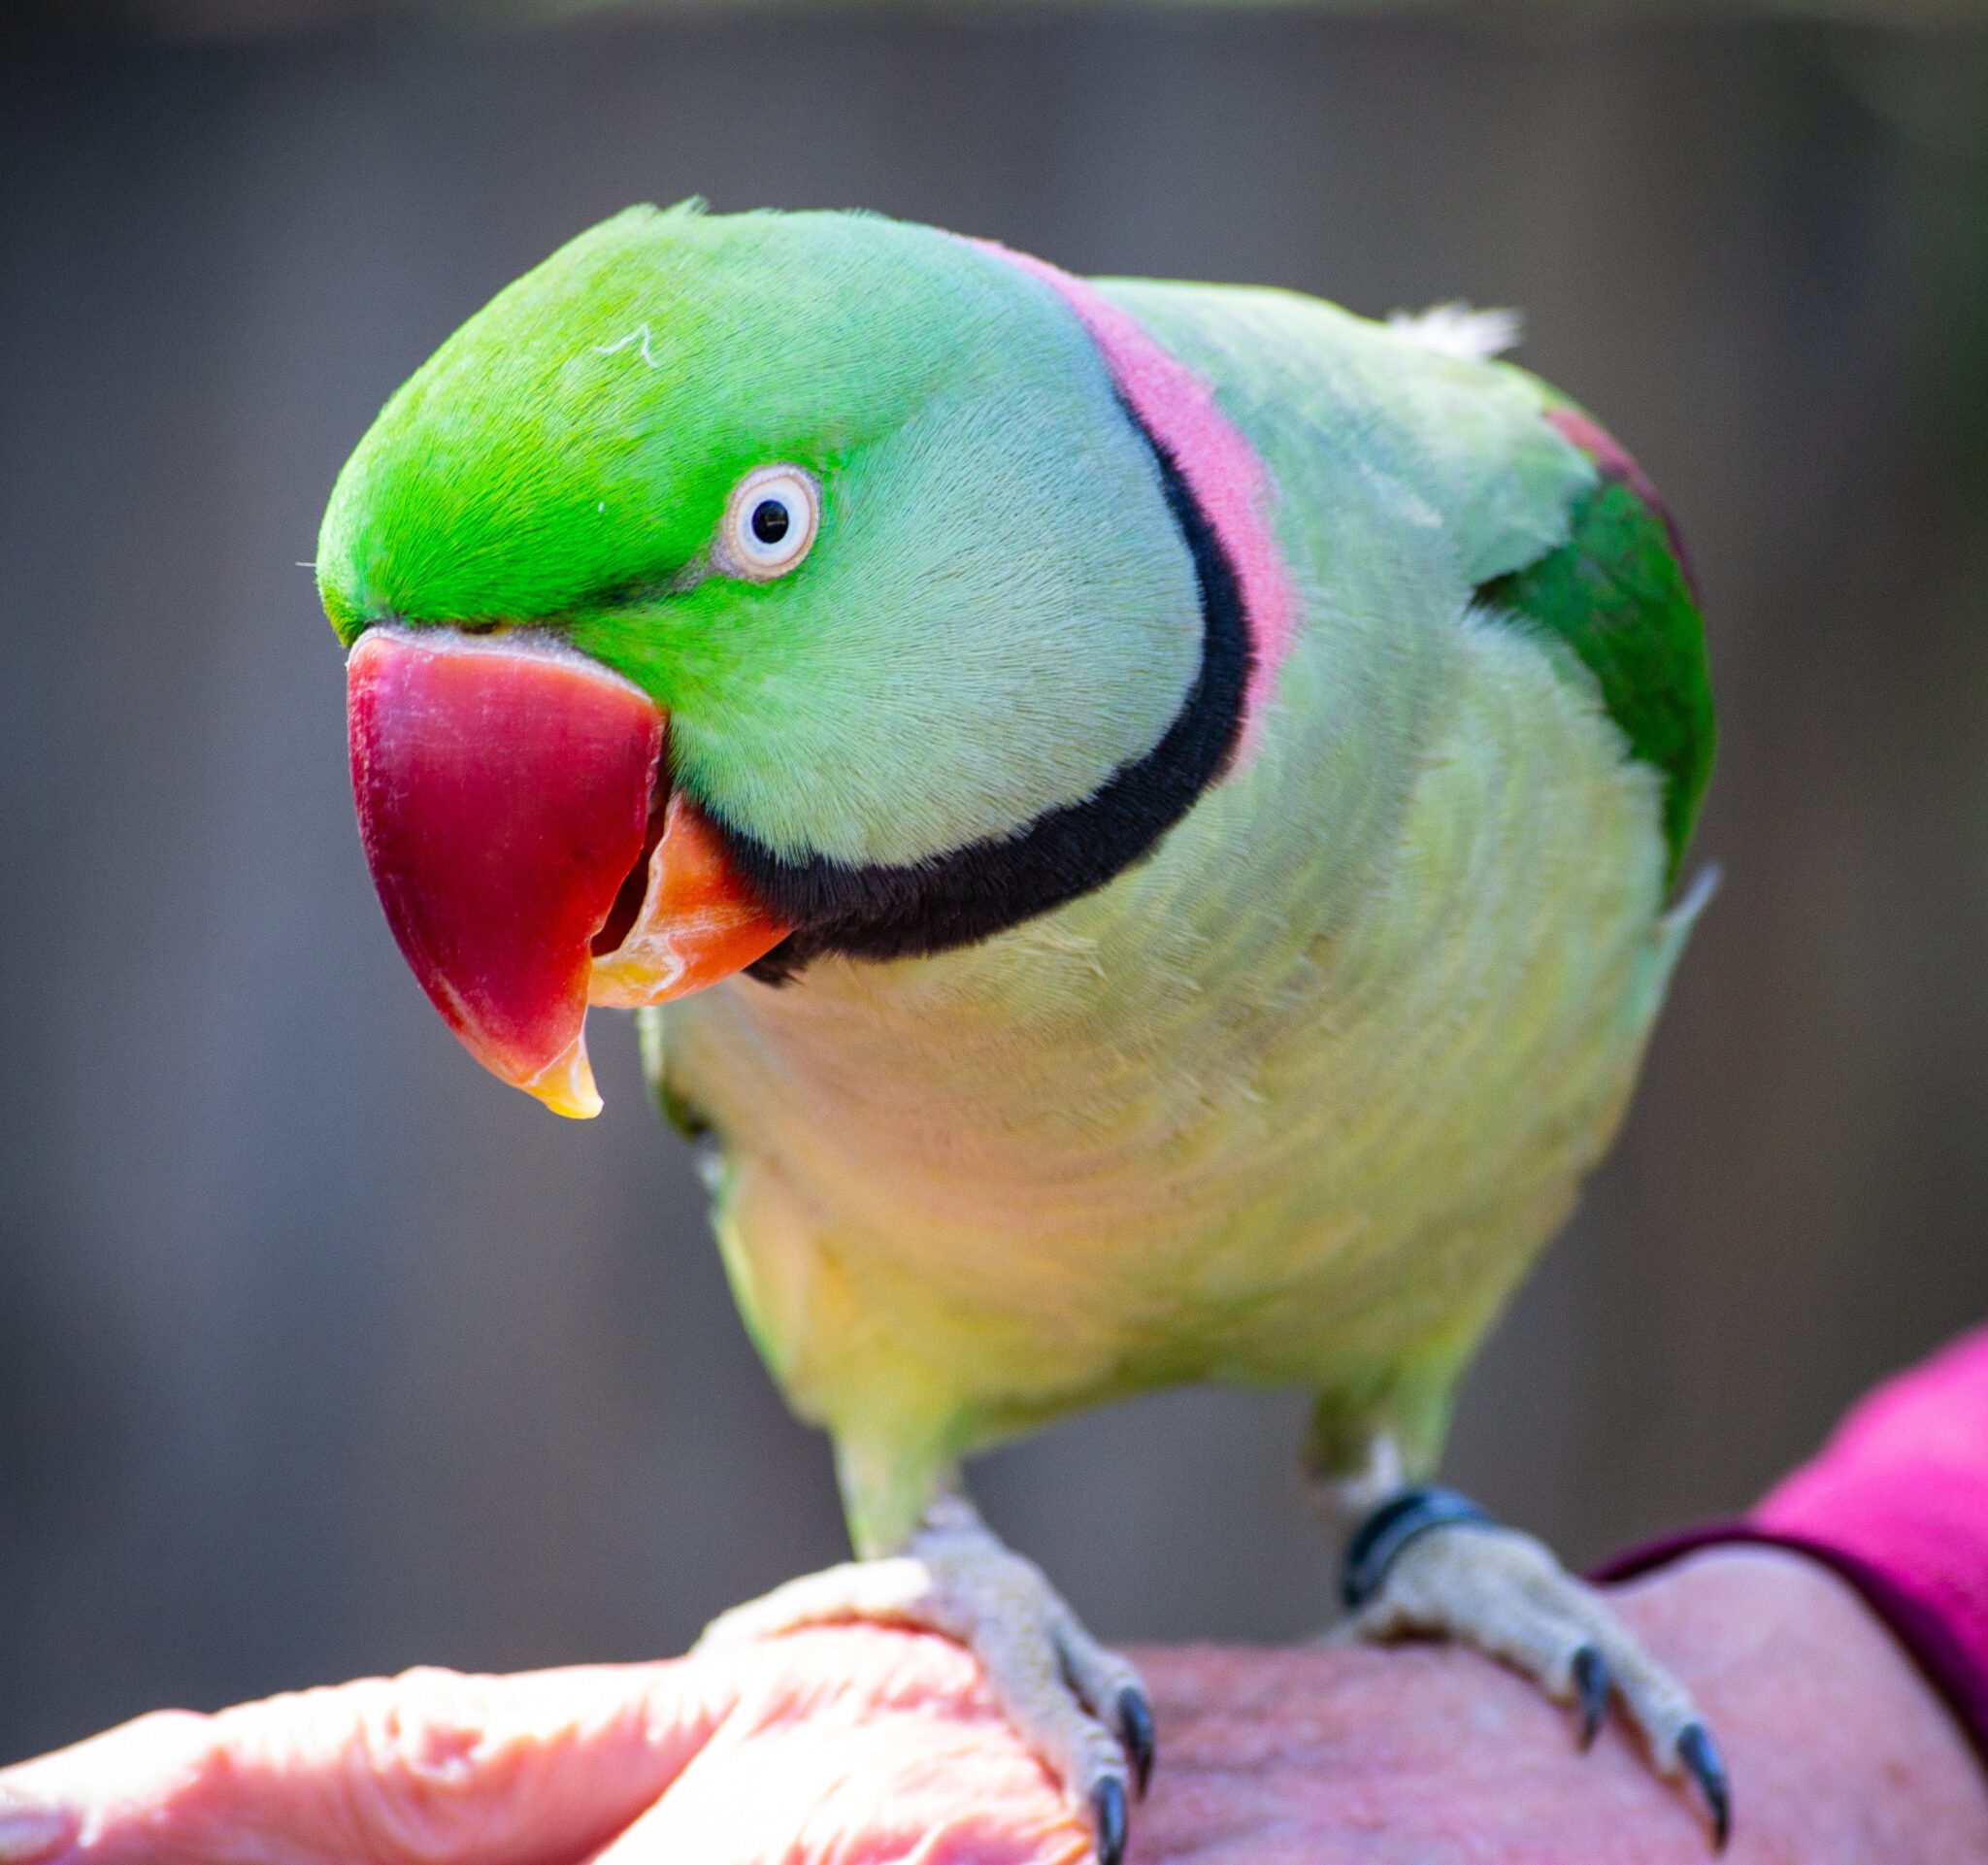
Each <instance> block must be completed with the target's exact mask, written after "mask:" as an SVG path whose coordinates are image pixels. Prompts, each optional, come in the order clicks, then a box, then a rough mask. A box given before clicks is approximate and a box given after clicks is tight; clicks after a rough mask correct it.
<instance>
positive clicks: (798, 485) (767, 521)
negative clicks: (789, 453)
mask: <svg viewBox="0 0 1988 1865" xmlns="http://www.w3.org/2000/svg"><path fill="white" fill-rule="evenodd" d="M820 522H821V490H820V487H819V486H818V485H817V484H816V483H815V480H814V475H813V474H812V473H810V472H807V471H806V470H804V469H803V468H801V467H798V466H761V467H756V468H754V470H753V471H751V472H750V473H748V474H746V477H745V478H744V479H743V480H741V481H740V482H739V483H738V485H737V486H736V487H734V488H733V492H732V497H731V501H730V503H729V504H728V505H727V506H726V507H725V522H724V526H723V528H722V529H721V530H720V531H719V533H718V544H717V550H716V551H715V552H714V553H713V554H714V555H715V556H716V558H717V560H718V567H719V568H720V569H722V570H725V571H727V572H728V573H730V574H731V575H732V576H735V577H745V578H746V579H747V580H748V581H750V582H753V583H770V582H772V580H773V579H774V578H775V577H783V576H785V575H786V574H787V572H788V571H789V570H791V569H792V568H793V567H794V566H795V565H796V564H797V563H799V562H800V561H801V559H802V558H803V557H805V556H806V555H807V554H808V551H809V549H810V548H811V547H812V544H813V543H814V533H815V530H816V528H817V527H818V526H819V524H820Z"/></svg>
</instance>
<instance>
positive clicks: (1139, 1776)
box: [1118, 1683, 1153, 1800]
mask: <svg viewBox="0 0 1988 1865" xmlns="http://www.w3.org/2000/svg"><path fill="white" fill-rule="evenodd" d="M1118 1740H1119V1741H1120V1742H1122V1743H1123V1744H1124V1745H1125V1752H1126V1754H1127V1755H1129V1756H1130V1757H1131V1759H1132V1793H1133V1798H1134V1799H1136V1800H1143V1799H1144V1798H1145V1784H1146V1782H1149V1781H1150V1780H1151V1779H1152V1778H1153V1711H1152V1705H1151V1704H1149V1703H1148V1702H1147V1701H1146V1700H1145V1692H1144V1691H1143V1690H1142V1689H1140V1688H1139V1687H1138V1686H1137V1685H1136V1684H1131V1683H1128V1684H1127V1685H1126V1686H1125V1688H1124V1689H1122V1690H1120V1691H1119V1692H1118Z"/></svg>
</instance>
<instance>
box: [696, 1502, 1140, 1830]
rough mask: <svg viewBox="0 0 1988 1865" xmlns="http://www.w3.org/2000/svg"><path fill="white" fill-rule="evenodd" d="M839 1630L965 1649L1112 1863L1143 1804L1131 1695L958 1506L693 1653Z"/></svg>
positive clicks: (732, 1618) (1024, 1570) (1062, 1611)
mask: <svg viewBox="0 0 1988 1865" xmlns="http://www.w3.org/2000/svg"><path fill="white" fill-rule="evenodd" d="M850 1619H863V1620H869V1621H872V1622H878V1623H882V1624H887V1625H908V1626H915V1627H917V1628H918V1629H920V1630H922V1631H928V1632H938V1633H942V1634H943V1635H944V1636H945V1637H946V1638H949V1639H954V1640H956V1641H957V1642H958V1643H959V1644H961V1645H964V1646H965V1647H966V1648H967V1649H969V1650H970V1651H972V1652H973V1654H974V1655H975V1656H976V1657H977V1658H978V1659H979V1661H980V1667H981V1669H982V1670H983V1671H984V1672H985V1674H986V1678H987V1682H988V1686H989V1687H990V1688H991V1689H992V1690H993V1692H994V1696H995V1699H996V1701H997V1702H999V1704H1000V1705H1001V1709H1002V1712H1003V1714H1004V1715H1006V1716H1007V1717H1008V1719H1009V1721H1010V1722H1011V1723H1012V1724H1013V1726H1014V1728H1015V1729H1016V1731H1017V1732H1018V1733H1019V1734H1020V1736H1021V1738H1022V1740H1023V1741H1024V1742H1026V1743H1027V1744H1028V1746H1029V1747H1030V1748H1032V1749H1033V1750H1034V1751H1035V1753H1036V1754H1037V1756H1038V1757H1039V1758H1040V1759H1041V1760H1042V1761H1043V1762H1044V1764H1045V1765H1046V1766H1047V1767H1048V1768H1049V1769H1050V1771H1051V1772H1052V1773H1053V1774H1055V1775H1056V1777H1057V1778H1058V1779H1059V1780H1060V1781H1061V1782H1063V1784H1064V1788H1065V1791H1066V1792H1068V1793H1069V1795H1070V1796H1071V1798H1072V1800H1073V1801H1074V1802H1076V1803H1077V1805H1079V1806H1080V1807H1082V1808H1083V1809H1084V1810H1085V1811H1086V1812H1087V1813H1088V1815H1089V1816H1090V1819H1091V1822H1092V1826H1093V1829H1094V1831H1095V1833H1096V1838H1097V1851H1098V1859H1099V1865H1119V1860H1120V1858H1121V1857H1122V1856H1123V1854H1124V1851H1125V1835H1126V1815H1127V1801H1128V1797H1130V1798H1134V1799H1137V1798H1141V1797H1143V1795H1144V1793H1145V1785H1146V1780H1147V1777H1148V1776H1149V1775H1150V1774H1151V1772H1152V1765H1153V1715H1152V1707H1151V1705H1150V1703H1149V1702H1148V1701H1147V1698H1146V1693H1145V1685H1144V1684H1143V1682H1141V1679H1140V1675H1139V1673H1138V1671H1137V1670H1135V1669H1134V1668H1133V1666H1132V1665H1131V1664H1130V1663H1128V1662H1127V1661H1126V1660H1125V1659H1124V1658H1122V1657H1120V1656H1119V1655H1118V1654H1117V1653H1116V1652H1115V1651H1110V1650H1108V1649H1106V1648H1105V1647H1104V1646H1102V1645H1100V1644H1099V1643H1098V1642H1097V1640H1096V1639H1094V1638H1092V1637H1091V1635H1090V1633H1089V1632H1087V1631H1086V1630H1085V1629H1084V1628H1083V1626H1082V1625H1081V1624H1080V1623H1079V1622H1078V1620H1077V1615H1076V1614H1075V1613H1073V1612H1072V1611H1071V1609H1070V1607H1069V1605H1068V1603H1067V1602H1066V1601H1065V1600H1064V1598H1063V1596H1062V1595H1061V1594H1060V1593H1058V1592H1057V1591H1056V1589H1055V1588H1054V1587H1053V1586H1051V1585H1050V1584H1049V1582H1048V1580H1047V1579H1046V1578H1045V1577H1044V1573H1043V1570H1042V1569H1041V1568H1039V1567H1038V1566H1037V1565H1036V1564H1035V1563H1034V1562H1033V1561H1030V1560H1025V1559H1024V1558H1023V1557H1022V1556H1021V1555H1019V1554H1016V1553H1014V1552H1013V1551H1012V1550H1011V1549H1009V1548H1007V1547H1006V1546H1005V1545H1004V1544H1003V1543H1002V1542H1001V1540H1000V1538H999V1537H998V1536H997V1535H995V1533H994V1531H993V1530H992V1529H990V1528H989V1527H988V1526H987V1525H986V1523H985V1522H983V1521H982V1520H981V1519H980V1517H979V1515H977V1513H976V1511H975V1510H974V1508H973V1506H972V1505H971V1504H969V1503H967V1502H966V1501H964V1500H963V1499H961V1498H959V1497H956V1496H946V1497H943V1498H942V1499H941V1500H940V1501H938V1502H937V1503H935V1504H933V1506H932V1507H931V1508H930V1509H929V1510H928V1511H927V1512H926V1515H925V1517H924V1520H923V1522H922V1524H921V1525H920V1527H919V1528H918V1530H917V1532H916V1533H915V1534H914V1535H913V1536H912V1537H911V1541H910V1542H909V1543H908V1544H907V1546H906V1548H905V1550H904V1552H903V1553H901V1554H893V1555H887V1556H885V1557H883V1558H881V1559H878V1560H862V1561H846V1562H845V1563H844V1564H843V1565H842V1566H840V1567H830V1568H826V1569H824V1570H823V1571H822V1572H821V1573H818V1574H809V1575H806V1576H804V1577H803V1578H802V1579H800V1580H796V1581H789V1582H787V1583H786V1584H785V1585H784V1586H778V1587H776V1588H775V1589H774V1590H773V1591H772V1592H771V1593H768V1594H766V1595H764V1596H763V1597H762V1598H760V1599H756V1600H751V1601H748V1602H747V1603H746V1605H744V1606H735V1607H733V1608H732V1609H731V1611H730V1612H727V1613H721V1614H719V1615H718V1616H717V1617H716V1618H714V1619H713V1620H712V1622H711V1623H710V1625H708V1626H706V1627H705V1630H704V1635H703V1637H702V1638H700V1639H699V1640H698V1642H697V1649H699V1650H705V1649H710V1648H712V1647H717V1646H727V1645H735V1644H739V1643H742V1642H746V1641H750V1640H756V1639H763V1638H772V1637H777V1636H778V1635H779V1634H780V1633H782V1632H792V1631H798V1630H800V1629H801V1628H802V1627H804V1626H812V1625H823V1624H833V1623H837V1622H845V1621H847V1620H850Z"/></svg>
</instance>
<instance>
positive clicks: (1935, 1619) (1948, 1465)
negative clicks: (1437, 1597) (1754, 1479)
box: [1600, 1328, 1988, 1760]
mask: <svg viewBox="0 0 1988 1865" xmlns="http://www.w3.org/2000/svg"><path fill="white" fill-rule="evenodd" d="M1735 1542H1739V1543H1754V1544H1765V1545H1768V1546H1772V1547H1777V1548H1787V1549H1795V1550H1796V1551H1798V1552H1801V1553H1805V1554H1807V1555H1809V1556H1811V1557H1812V1558H1814V1559H1816V1560H1819V1561H1821V1562H1822V1563H1823V1564H1824V1565H1825V1566H1828V1567H1830V1568H1833V1569H1834V1570H1835V1571H1836V1572H1837V1573H1838V1574H1839V1575H1840V1576H1842V1578H1843V1579H1844V1580H1846V1581H1848V1582H1849V1583H1850V1584H1851V1585H1852V1586H1854V1587H1855V1588H1856V1589H1857V1590H1858V1591H1859V1592H1860V1593H1861V1594H1863V1596H1864V1598H1865V1600H1866V1602H1867V1603H1868V1604H1869V1605H1870V1606H1871V1608H1872V1610H1873V1611H1874V1612H1875V1613H1876V1614H1877V1615H1878V1616H1879V1617H1881V1618H1882V1619H1883V1620H1884V1621H1885V1622H1886V1623H1887V1624H1888V1625H1889V1626H1890V1627H1891V1628H1892V1630H1893V1632H1894V1633H1896V1634H1897V1636H1898V1637H1899V1639H1900V1640H1901V1642H1902V1643H1903V1644H1904V1645H1905V1648H1906V1649H1908V1650H1909V1651H1910V1652H1911V1653H1912V1655H1913V1656H1914V1657H1915V1658H1916V1659H1917V1660H1918V1662H1919V1665H1920V1668H1921V1669H1922V1670H1924V1672H1925V1673H1926V1676H1927V1678H1928V1679H1929V1680H1930V1682H1932V1683H1933V1684H1934V1686H1935V1687H1936V1688H1937V1689H1938V1691H1939V1693H1940V1694H1941V1695H1942V1696H1943V1697H1944V1698H1945V1699H1946V1701H1947V1702H1948V1704H1950V1705H1951V1706H1952V1708H1953V1711H1954V1713H1955V1715H1958V1716H1959V1717H1960V1719H1961V1721H1962V1722H1963V1723H1964V1724H1965V1726H1966V1727H1967V1729H1968V1731H1969V1733H1970V1734H1971V1736H1972V1737H1973V1739H1974V1745H1975V1747H1976V1748H1977V1749H1978V1750H1979V1751H1980V1753H1981V1755H1982V1757H1983V1759H1984V1760H1988V1328H1983V1329H1981V1330H1979V1331H1978V1332H1975V1333H1972V1334H1969V1335H1965V1336H1963V1337H1962V1338H1961V1339H1960V1340H1959V1341H1956V1342H1955V1343H1954V1344H1953V1345H1952V1346H1951V1347H1949V1348H1947V1349H1945V1350H1944V1351H1943V1352H1940V1353H1938V1354H1937V1355H1935V1357H1934V1358H1932V1359H1931V1360H1928V1361H1927V1362H1926V1363H1925V1364H1924V1365H1923V1366H1919V1367H1915V1368H1914V1369H1913V1370H1912V1371H1911V1372H1909V1373H1905V1374H1903V1375H1901V1376H1900V1377H1899V1378H1898V1379H1895V1380H1893V1381H1891V1382H1889V1383H1887V1384H1885V1385H1881V1386H1879V1387H1878V1388H1877V1390H1876V1391H1875V1392H1873V1393H1872V1394H1871V1395H1870V1396H1869V1397H1868V1398H1866V1399H1864V1400H1863V1401H1862V1402H1861V1403H1859V1404H1858V1405H1857V1406H1856V1408H1855V1409H1854V1410H1853V1411H1852V1412H1851V1413H1850V1415H1849V1416H1848V1417H1846V1418H1845V1419H1844V1420H1843V1422H1842V1423H1841V1424H1840V1425H1839V1426H1838V1428H1837V1431H1836V1435H1835V1436H1834V1437H1832V1438H1831V1439H1830V1441H1829V1443H1828V1444H1827V1445H1825V1446H1824V1447H1823V1449H1822V1453H1821V1454H1820V1455H1819V1456H1818V1457H1816V1458H1815V1460H1814V1461H1813V1462H1812V1463H1809V1464H1806V1465H1805V1466H1804V1467H1803V1468H1802V1469H1800V1470H1798V1471H1796V1472H1795V1474H1794V1475H1793V1476H1791V1477H1789V1478H1788V1479H1786V1481H1784V1482H1781V1483H1780V1484H1779V1485H1777V1486H1776V1487H1775V1488H1774V1489H1773V1490H1771V1491H1770V1492H1769V1494H1768V1495H1767V1496H1766V1498H1765V1499H1764V1500H1763V1501H1762V1502H1761V1503H1760V1504H1759V1506H1758V1507H1757V1508H1755V1509H1754V1511H1753V1512H1752V1514H1751V1515H1747V1516H1746V1517H1745V1518H1744V1519H1743V1520H1740V1521H1738V1522H1725V1523H1718V1524H1714V1525H1711V1526H1708V1527H1706V1528H1701V1529H1695V1530H1692V1531H1689V1532H1688V1533H1686V1534H1682V1535H1676V1536H1672V1537H1670V1538H1668V1539H1667V1540H1665V1541H1663V1542H1661V1543H1658V1544H1654V1545H1652V1546H1650V1547H1647V1548H1640V1549H1634V1550H1633V1551H1631V1552H1630V1553H1627V1554H1624V1555H1620V1556H1618V1557H1617V1558H1616V1559H1614V1560H1612V1561H1610V1562H1608V1563H1607V1566H1606V1567H1605V1568H1604V1569H1603V1571H1602V1573H1601V1576H1600V1578H1602V1579H1606V1580H1623V1579H1627V1578H1629V1577H1630V1576H1632V1575H1635V1574H1640V1573H1645V1572H1647V1571H1648V1570H1649V1569H1650V1568H1652V1567H1655V1566H1658V1565H1659V1564H1661V1563H1662V1562H1664V1561H1667V1560H1671V1559H1673V1558H1674V1557H1675V1556H1677V1555H1678V1554H1681V1553H1685V1552H1688V1551H1690V1550H1691V1549H1698V1548H1708V1547H1714V1546H1718V1545H1721V1544H1731V1543H1735Z"/></svg>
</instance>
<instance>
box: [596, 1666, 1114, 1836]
mask: <svg viewBox="0 0 1988 1865" xmlns="http://www.w3.org/2000/svg"><path fill="white" fill-rule="evenodd" d="M781 1648H783V1658H784V1661H783V1662H781V1663H779V1664H773V1663H763V1664H762V1665H761V1666H760V1667H759V1668H758V1669H757V1670H756V1671H754V1672H752V1673H750V1674H747V1675H746V1677H745V1678H744V1681H743V1682H742V1685H741V1690H740V1694H739V1698H738V1701H737V1703H736V1705H735V1706H734V1708H733V1710H732V1712H731V1714H730V1715H728V1716H727V1717H726V1718H725V1720H724V1724H723V1727H722V1728H720V1729H719V1730H718V1731H717V1733H716V1734H715V1735H714V1736H713V1737H712V1740H711V1741H710V1742H709V1743H708V1744H707V1745H706V1746H705V1747H704V1748H701V1749H700V1750H699V1751H698V1754H697V1756H696V1758H695V1759H694V1760H693V1761H692V1762H691V1763H690V1764H689V1765H688V1766H687V1767H686V1768H685V1769H684V1770H683V1772H682V1774H681V1775H680V1776H679V1777H678V1779H677V1781H676V1782H675V1783H674V1784H673V1785H672V1787H671V1788H670V1791H669V1792H668V1793H667V1794H665V1795H664V1796H663V1797H662V1799H661V1800H660V1801H658V1802H657V1804H656V1805H655V1807H654V1808H653V1809H652V1810H651V1811H650V1812H649V1813H648V1814H646V1815H644V1817H643V1818H641V1819H640V1820H638V1821H636V1822H635V1824H634V1825H632V1826H630V1827H629V1828H628V1829H627V1830H626V1831H625V1832H623V1833H622V1834H620V1835H619V1836H618V1837H617V1838H616V1839H614V1840H613V1842H612V1843H611V1844H610V1845H609V1846H608V1847H607V1848H604V1850H603V1851H602V1852H600V1853H599V1854H598V1855H597V1857H596V1858H595V1860H594V1861H593V1865H764V1861H766V1860H769V1859H778V1860H780V1861H781V1862H782V1865H896V1862H897V1861H904V1862H905V1865H1084V1861H1088V1860H1089V1859H1090V1858H1091V1857H1092V1846H1091V1835H1090V1832H1089V1829H1088V1827H1087V1825H1086V1823H1085V1821H1084V1819H1083V1818H1082V1816H1081V1815H1080V1814H1079V1813H1078V1812H1077V1810H1076V1809H1074V1808H1073V1807H1072V1805H1071V1804H1070V1801H1069V1800H1068V1798H1067V1797H1066V1796H1065V1795H1064V1793H1063V1792H1062V1790H1061V1789H1060V1787H1059V1786H1058V1785H1057V1783H1056V1782H1054V1781H1053V1780H1051V1779H1050V1777H1049V1775H1048V1773H1047V1772H1046V1771H1045V1770H1044V1767H1043V1765H1042V1764H1041V1763H1040V1762H1039V1761H1037V1760H1036V1759H1035V1757H1034V1756H1032V1755H1031V1754H1030V1753H1029V1750H1028V1748H1027V1747H1026V1745H1025V1744H1024V1743H1023V1742H1022V1740H1021V1738H1020V1737H1019V1736H1018V1735H1017V1734H1016V1733H1015V1731H1014V1730H1013V1729H1012V1728H1011V1726H1010V1725H1009V1723H1008V1721H1007V1719H1006V1718H1005V1717H1004V1716H1003V1715H1002V1714H1001V1712H1000V1709H999V1707H998V1705H997V1704H996V1702H995V1700H994V1697H993V1694H992V1692H991V1691H990V1690H989V1689H988V1687H987V1684H986V1682H985V1680H984V1678H983V1677H982V1675H981V1673H980V1670H979V1667H978V1666H977V1664H976V1663H975V1661H974V1659H973V1658H972V1657H971V1656H970V1655H969V1654H968V1653H967V1652H966V1651H965V1650H963V1649H961V1648H959V1647H958V1646H956V1645H954V1644H952V1643H951V1642H949V1641H948V1640H945V1639H942V1638H937V1637H933V1636H931V1635H929V1634H923V1633H912V1632H898V1631H888V1630H883V1629H880V1628H877V1627H861V1628H855V1629H846V1628H843V1629H836V1630H829V1631H805V1632H798V1633H794V1634H791V1635H790V1636H788V1637H787V1638H784V1639H782V1640H780V1641H779V1647H777V1648H776V1647H769V1648H767V1649H768V1650H769V1652H772V1651H775V1650H779V1649H781Z"/></svg>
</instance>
